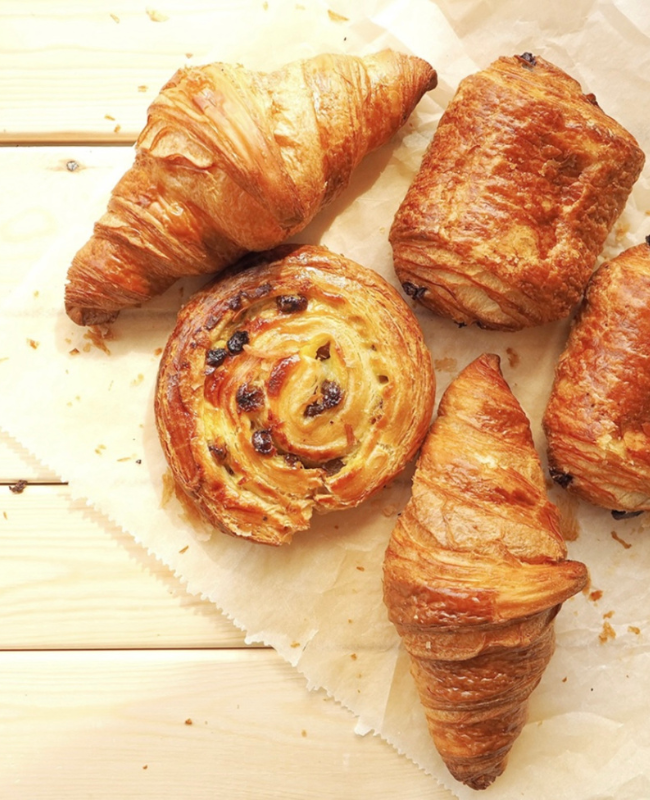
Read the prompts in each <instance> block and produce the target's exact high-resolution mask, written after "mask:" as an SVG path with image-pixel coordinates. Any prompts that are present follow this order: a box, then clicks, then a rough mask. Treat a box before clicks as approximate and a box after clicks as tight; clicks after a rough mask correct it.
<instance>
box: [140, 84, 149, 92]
mask: <svg viewBox="0 0 650 800" xmlns="http://www.w3.org/2000/svg"><path fill="white" fill-rule="evenodd" d="M148 89H149V87H148V86H146V85H145V84H144V83H142V84H140V86H138V91H139V92H146V91H148Z"/></svg>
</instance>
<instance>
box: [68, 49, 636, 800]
mask: <svg viewBox="0 0 650 800" xmlns="http://www.w3.org/2000/svg"><path fill="white" fill-rule="evenodd" d="M436 80H437V78H436V73H435V70H433V68H432V67H431V66H430V65H429V64H427V63H426V62H425V61H423V60H422V59H419V58H414V57H409V56H403V55H400V54H397V53H395V52H392V51H389V50H387V51H383V52H381V53H378V54H376V55H371V56H366V57H364V58H356V57H352V56H338V55H337V56H335V55H322V56H318V57H316V58H313V59H309V60H306V61H301V62H295V63H292V64H289V65H287V66H286V67H284V68H283V69H281V70H278V71H277V72H273V73H269V74H263V73H253V72H249V71H248V70H246V69H244V68H243V67H241V66H229V65H226V64H209V65H207V66H204V67H198V68H192V69H183V70H180V71H179V72H178V73H176V75H175V76H174V77H173V78H172V79H171V80H170V81H169V82H168V83H167V85H166V86H165V87H164V88H163V90H162V91H161V93H160V95H159V96H158V97H157V98H156V100H155V101H154V103H153V104H152V106H151V107H150V109H149V116H148V121H147V125H146V127H145V128H144V130H143V131H142V133H141V135H140V137H139V139H138V142H137V147H136V157H135V163H134V165H133V167H132V168H131V169H130V170H129V171H128V172H127V173H126V174H125V175H124V176H123V178H122V179H121V180H120V182H119V183H118V184H117V186H116V187H115V189H114V190H113V193H112V195H111V198H110V201H109V204H108V209H107V211H106V213H105V214H104V216H103V217H102V218H101V219H100V220H99V221H98V222H97V223H96V225H95V228H94V233H93V235H92V237H91V239H90V240H89V241H88V242H87V243H86V244H85V245H84V246H83V247H82V248H81V250H80V251H79V252H78V253H77V255H76V256H75V258H74V261H73V263H72V265H71V267H70V269H69V272H68V281H67V284H66V288H65V307H66V311H67V313H68V314H69V316H70V317H71V319H72V320H73V321H74V322H76V323H78V324H81V325H91V324H97V323H106V322H111V321H113V320H114V319H115V317H116V316H117V314H118V313H119V311H120V310H121V309H124V308H128V307H133V306H138V305H140V304H141V303H143V302H145V301H146V300H148V299H149V298H151V297H153V296H154V295H156V294H159V293H161V292H163V291H165V290H166V289H167V288H168V287H169V286H170V285H171V284H172V283H173V282H174V281H175V280H176V279H177V278H179V277H180V276H182V275H189V274H204V273H206V274H207V273H215V274H217V273H220V272H223V271H224V269H225V268H226V267H229V269H228V270H227V271H226V272H223V274H222V275H221V276H220V277H219V278H217V279H216V280H215V281H214V282H213V283H212V284H210V285H209V286H208V287H207V288H205V289H203V290H202V291H200V292H198V293H197V294H196V295H194V297H192V298H191V299H190V301H189V302H188V303H187V304H186V305H185V306H184V307H183V308H182V309H181V311H180V312H179V315H178V319H177V323H176V327H175V328H174V330H173V332H172V333H171V336H170V337H169V340H168V343H167V346H166V348H165V350H164V353H163V355H162V358H161V362H160V368H159V373H158V382H157V388H156V396H155V417H156V424H157V429H158V433H159V438H160V442H161V445H162V449H163V452H164V454H165V457H166V459H167V462H168V464H169V467H170V470H171V474H172V476H173V478H174V481H175V484H176V486H177V487H178V488H179V489H180V490H181V491H182V492H183V493H184V495H185V496H186V497H187V499H188V500H189V502H190V503H191V504H192V505H193V506H194V508H195V509H196V510H197V511H198V512H199V513H200V514H201V516H202V517H203V518H204V519H205V520H207V521H208V522H209V523H211V524H212V525H213V526H214V527H215V528H217V529H219V530H221V531H223V532H225V533H228V534H232V535H235V536H240V537H244V538H247V539H249V540H251V541H254V542H259V543H262V544H268V545H282V544H286V543H288V542H290V541H291V539H292V537H293V536H294V534H296V533H297V532H298V531H302V530H305V529H307V528H308V527H309V525H310V519H311V517H312V514H313V513H314V512H329V511H334V510H337V509H344V508H351V507H354V506H357V505H358V504H360V503H362V502H363V501H364V500H366V499H367V498H369V497H370V496H372V495H373V494H375V493H376V492H378V491H379V490H380V489H381V488H382V487H384V486H386V485H387V484H388V483H389V482H390V481H391V480H392V479H393V478H394V477H395V476H396V475H397V474H399V473H400V472H401V471H402V470H403V469H404V467H405V466H406V464H407V463H408V462H409V461H410V460H412V459H413V458H414V457H415V455H416V453H417V451H418V449H419V448H420V447H421V448H422V449H421V452H420V456H419V459H418V462H417V467H416V471H415V475H414V478H413V485H412V495H411V499H410V500H409V502H408V504H407V506H406V507H405V509H404V511H403V512H402V513H401V515H399V518H398V522H397V524H396V526H395V528H394V530H393V532H392V535H391V537H390V542H389V543H388V546H387V549H386V553H385V560H384V573H383V580H384V583H383V590H384V601H385V604H386V607H387V610H388V615H389V618H390V620H391V621H392V622H393V623H394V624H395V626H396V629H397V631H398V633H399V634H400V636H401V637H402V641H403V644H404V647H405V648H406V650H407V651H408V653H409V655H410V657H411V664H412V674H413V677H414V679H415V682H416V684H417V687H418V690H419V693H420V698H421V701H422V705H423V708H424V712H425V714H426V718H427V722H428V726H429V730H430V733H431V736H432V738H433V741H434V743H435V746H436V748H437V749H438V751H439V752H440V754H441V756H442V758H443V760H444V762H445V763H446V765H447V767H448V768H449V770H450V772H451V774H452V775H453V776H454V777H455V778H456V779H457V780H459V781H462V782H463V783H465V784H467V785H468V786H471V787H472V788H475V789H483V788H485V787H487V786H489V785H490V784H491V783H492V782H493V781H494V780H495V778H496V777H498V775H499V774H501V773H502V771H503V770H504V768H505V764H506V761H507V758H508V753H509V751H510V748H511V747H512V745H513V743H514V741H515V740H516V738H517V737H518V736H519V733H520V732H521V730H522V728H523V726H524V724H525V721H526V709H527V702H528V697H529V695H530V693H531V692H532V691H533V690H534V688H535V687H536V686H537V684H538V683H539V681H540V679H541V676H542V674H543V672H544V669H545V668H546V665H547V664H548V662H549V659H550V658H551V655H552V652H553V647H554V638H553V621H554V619H555V617H556V615H557V614H558V612H559V610H560V607H561V605H562V603H563V602H564V601H565V600H567V599H568V598H570V597H571V596H573V595H574V594H576V593H577V592H579V591H580V590H581V589H582V588H583V587H584V586H585V584H586V582H587V570H586V567H585V565H584V564H581V563H579V562H574V561H569V560H567V550H566V546H565V544H564V541H563V538H562V535H561V531H560V523H559V515H558V510H557V508H556V507H555V506H554V505H553V504H552V503H551V502H550V501H549V500H548V497H547V495H546V488H545V481H544V475H543V471H542V466H541V462H540V459H539V457H538V455H537V453H536V451H535V447H534V443H533V439H532V435H531V431H530V425H529V422H528V419H527V417H526V415H525V413H524V411H523V409H522V408H521V406H520V405H519V403H518V402H517V400H516V399H515V397H514V395H513V394H512V392H511V390H510V388H509V386H508V384H507V383H506V381H505V379H504V377H503V374H502V373H501V369H500V363H499V359H498V357H497V356H495V355H489V354H487V355H483V356H481V357H480V358H478V359H476V360H475V361H474V362H472V363H471V364H470V365H469V366H467V367H466V368H465V369H464V370H463V371H462V372H461V373H460V374H459V375H458V376H457V377H456V379H455V380H454V381H453V382H452V383H451V384H450V386H449V388H448V389H447V391H446V392H445V394H444V396H443V398H442V400H441V401H440V405H439V409H438V415H437V418H436V420H435V422H434V423H433V425H432V426H431V427H430V422H431V417H432V414H433V404H434V394H435V378H434V373H433V370H432V363H431V356H430V353H429V350H428V348H427V346H426V343H425V341H424V337H423V334H422V331H421V329H420V326H419V323H418V321H417V318H416V317H415V315H414V313H413V311H412V310H411V308H410V306H409V305H407V303H406V302H405V300H404V299H403V298H402V297H401V295H399V294H398V293H397V292H396V291H395V289H393V288H392V287H391V286H390V285H389V284H388V283H387V282H386V281H385V280H384V279H383V278H382V277H380V276H379V275H378V274H377V273H376V272H374V271H373V270H371V269H367V268H366V267H363V266H361V265H359V264H356V263H354V262H352V261H350V260H349V259H347V258H345V257H344V256H341V255H337V254H335V253H332V252H331V251H329V250H327V249H326V248H324V247H321V246H311V245H281V246H279V247H278V245H279V244H280V243H281V242H283V241H284V240H286V239H287V238H289V237H290V236H292V235H293V234H295V233H296V232H297V231H300V230H301V229H302V228H304V227H305V226H306V225H307V223H308V222H309V221H310V220H311V219H312V218H313V217H314V215H315V214H316V213H317V212H318V211H319V209H321V208H322V207H323V206H324V205H325V204H326V203H328V202H329V201H330V200H332V199H333V198H334V197H335V196H336V195H337V194H339V192H340V191H341V190H342V189H343V188H344V187H345V186H346V185H347V183H348V181H349V179H350V175H351V173H352V171H353V170H354V168H355V167H356V166H357V164H358V163H359V162H360V161H361V159H362V158H363V157H364V155H365V154H366V153H368V152H369V151H371V150H373V149H374V148H376V147H379V146H380V145H382V144H384V143H385V142H387V141H388V140H389V139H390V137H391V136H392V135H393V134H394V133H395V131H397V129H398V128H399V127H400V126H401V125H402V124H403V123H404V122H405V121H406V119H407V118H408V116H409V115H410V113H411V111H412V110H413V108H414V107H415V105H416V104H417V102H418V101H419V100H420V98H421V97H422V95H423V94H424V92H426V91H427V90H429V89H431V88H433V87H434V86H435V85H436ZM644 160H645V159H644V154H643V152H642V151H641V149H640V147H639V145H638V144H637V142H636V141H635V139H634V138H633V136H632V135H631V134H630V133H628V132H627V131H626V130H625V129H624V128H623V127H622V126H621V125H620V124H619V123H617V122H616V121H615V120H613V119H612V118H611V117H609V116H607V114H605V113H604V112H603V111H602V110H601V108H600V107H599V106H598V103H597V101H596V99H595V97H594V95H592V94H583V92H582V89H581V88H580V86H579V84H578V83H577V82H576V81H575V80H574V79H573V78H571V77H569V76H568V75H567V74H565V73H564V72H563V71H562V70H560V69H558V68H557V67H556V66H554V65H553V64H550V63H549V62H547V61H545V60H544V59H542V58H539V57H535V56H533V55H531V54H530V53H524V54H523V55H522V56H515V57H512V58H505V57H504V58H499V59H498V60H497V61H495V62H494V63H493V64H491V65H490V66H489V67H488V68H487V69H484V70H482V71H480V72H478V73H476V74H475V75H471V76H469V77H468V78H466V79H465V80H463V81H462V82H461V84H460V86H459V88H458V91H457V93H456V95H455V97H454V98H453V100H452V102H451V103H450V104H449V106H448V108H447V109H446V111H445V113H444V115H443V116H442V119H441V120H440V123H439V125H438V128H437V131H436V133H435V136H434V137H433V140H432V142H431V144H430V146H429V148H428V150H427V152H426V153H425V156H424V158H423V161H422V165H421V168H420V170H419V172H418V174H417V175H416V177H415V179H414V181H413V183H412V185H411V187H410V188H409V190H408V192H407V194H406V196H405V198H404V199H403V202H402V203H401V205H400V207H399V209H398V211H397V213H396V215H395V219H394V222H393V225H392V227H391V230H390V235H389V239H390V243H391V246H392V250H393V257H394V267H395V271H396V274H397V277H398V278H399V280H400V282H401V284H402V286H403V289H404V291H405V293H406V294H407V295H408V296H410V297H411V298H413V299H414V300H415V301H417V302H419V303H420V304H422V305H424V306H426V307H427V308H429V309H431V310H432V311H434V312H435V313H437V314H440V315H443V316H446V317H450V318H451V319H452V320H454V321H455V322H457V323H458V324H460V325H465V324H470V323H477V324H478V325H479V326H481V327H483V328H488V329H501V330H511V331H514V330H518V329H521V328H524V327H527V326H532V325H539V324H541V323H545V322H550V321H553V320H559V319H562V318H565V317H567V316H568V315H569V314H570V313H571V311H572V310H573V309H574V307H575V306H576V305H577V304H578V303H579V302H580V301H581V299H582V297H583V294H584V292H585V287H586V286H587V284H588V288H587V291H586V297H585V300H584V304H583V306H582V307H581V309H580V312H579V314H578V317H577V320H576V322H575V324H574V325H573V328H572V331H571V334H570V338H569V341H568V343H567V346H566V349H565V352H564V353H563V354H562V356H561V358H560V360H559V363H558V365H557V371H556V376H555V382H554V385H553V388H552V392H551V397H550V400H549V403H548V407H547V409H546V413H545V415H544V420H543V423H544V429H545V432H546V435H547V438H548V447H549V451H548V459H549V465H550V470H551V475H552V477H553V478H554V479H555V480H556V481H557V482H558V483H559V484H561V485H562V486H564V487H565V488H567V489H568V490H569V491H571V492H574V493H576V494H577V495H578V496H580V497H581V498H583V499H586V500H588V501H590V502H592V503H595V504H597V505H601V506H604V507H606V508H610V509H613V510H615V511H616V512H617V513H619V514H626V513H636V512H639V511H641V510H645V509H649V508H650V456H649V455H648V453H649V452H650V401H649V400H648V398H649V397H650V345H648V342H649V341H650V313H648V311H649V306H650V238H649V241H648V243H645V244H642V245H639V246H638V247H634V248H631V249H630V250H627V251H626V252H624V253H622V254H621V255H620V256H618V257H617V258H614V259H612V260H611V261H610V262H609V263H607V264H605V265H603V266H602V267H600V268H599V269H598V270H597V271H596V272H595V273H594V274H593V277H591V279H590V276H591V273H592V270H593V268H594V265H595V262H596V259H597V257H598V255H599V253H600V252H601V249H602V247H603V244H604V242H605V239H606V237H607V235H608V234H609V232H610V230H611V228H612V226H613V224H614V222H615V220H616V219H617V218H618V216H619V215H620V213H621V211H622V209H623V207H624V205H625V203H626V201H627V198H628V196H629V194H630V191H631V189H632V187H633V185H634V183H635V181H636V179H637V178H638V176H639V174H640V172H641V169H642V167H643V164H644ZM273 248H275V249H273ZM247 253H248V254H249V255H246V254H247ZM233 265H234V266H233Z"/></svg>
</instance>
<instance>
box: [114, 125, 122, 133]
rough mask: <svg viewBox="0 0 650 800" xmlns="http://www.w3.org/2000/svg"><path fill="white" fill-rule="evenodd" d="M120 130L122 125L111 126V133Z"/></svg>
mask: <svg viewBox="0 0 650 800" xmlns="http://www.w3.org/2000/svg"><path fill="white" fill-rule="evenodd" d="M121 130H122V126H121V125H119V124H118V125H116V126H115V127H114V128H113V133H119V132H120V131H121Z"/></svg>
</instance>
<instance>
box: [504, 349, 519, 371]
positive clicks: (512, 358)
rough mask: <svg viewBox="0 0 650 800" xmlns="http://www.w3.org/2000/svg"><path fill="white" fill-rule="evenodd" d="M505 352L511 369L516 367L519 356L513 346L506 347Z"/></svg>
mask: <svg viewBox="0 0 650 800" xmlns="http://www.w3.org/2000/svg"><path fill="white" fill-rule="evenodd" d="M506 354H507V356H508V364H510V366H511V367H512V368H513V369H514V367H518V366H519V362H520V361H521V358H520V356H519V353H518V352H517V351H516V350H515V349H514V347H506Z"/></svg>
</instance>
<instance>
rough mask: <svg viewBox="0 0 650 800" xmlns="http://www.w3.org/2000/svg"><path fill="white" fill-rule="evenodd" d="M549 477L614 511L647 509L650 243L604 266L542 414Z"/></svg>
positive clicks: (592, 283)
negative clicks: (549, 470) (546, 441)
mask: <svg viewBox="0 0 650 800" xmlns="http://www.w3.org/2000/svg"><path fill="white" fill-rule="evenodd" d="M544 428H545V431H546V435H547V439H548V456H549V466H550V469H551V475H552V476H553V477H554V479H555V480H556V481H557V482H558V483H559V484H560V485H562V486H565V487H566V488H567V489H568V490H569V491H571V492H573V493H575V494H576V495H578V496H580V497H582V498H584V499H585V500H588V501H590V502H592V503H595V504H596V505H600V506H604V507H605V508H610V509H615V510H618V511H626V512H635V511H646V510H649V509H650V245H649V244H640V245H637V246H636V247H631V248H630V249H628V250H626V251H625V252H623V253H621V254H620V255H619V256H617V257H616V258H614V259H612V260H611V261H610V262H608V263H606V264H603V265H602V266H601V267H599V269H598V270H597V271H596V272H595V273H594V275H593V277H592V279H591V280H590V282H589V285H588V288H587V293H586V296H585V301H584V304H583V306H582V308H581V309H580V313H579V314H578V316H577V318H576V321H575V323H574V325H573V328H572V330H571V333H570V335H569V340H568V342H567V345H566V347H565V349H564V352H563V353H562V355H561V356H560V359H559V362H558V364H557V367H556V373H555V381H554V384H553V389H552V391H551V396H550V399H549V402H548V405H547V408H546V412H545V414H544Z"/></svg>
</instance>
